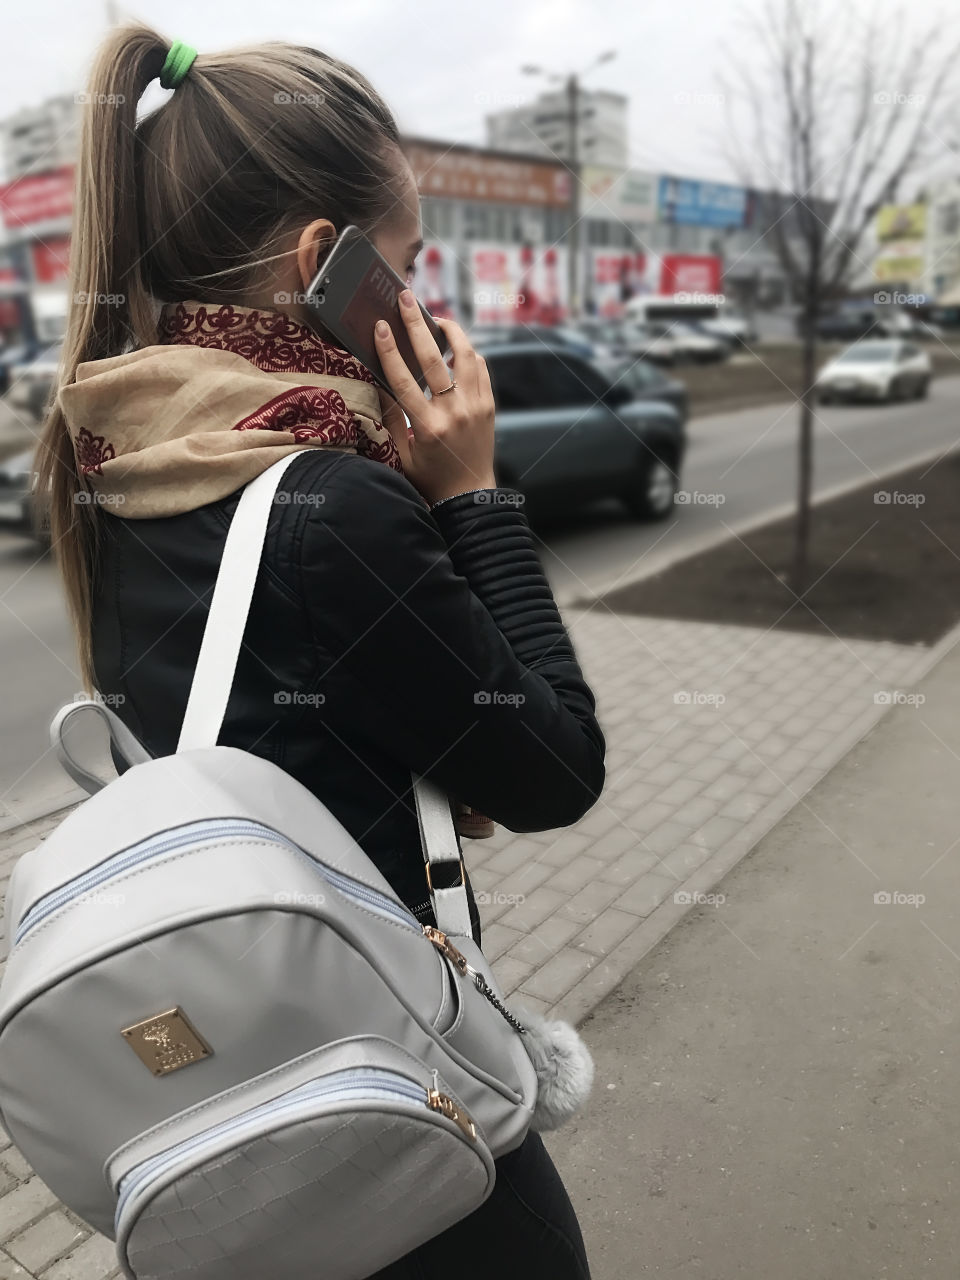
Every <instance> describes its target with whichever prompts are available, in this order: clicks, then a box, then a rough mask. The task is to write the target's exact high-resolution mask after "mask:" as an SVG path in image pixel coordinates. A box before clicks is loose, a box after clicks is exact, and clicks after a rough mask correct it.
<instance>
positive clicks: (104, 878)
mask: <svg viewBox="0 0 960 1280" xmlns="http://www.w3.org/2000/svg"><path fill="white" fill-rule="evenodd" d="M232 837H248V838H250V839H256V840H263V841H267V842H269V843H271V844H276V845H279V846H281V847H282V848H285V849H291V850H293V851H294V852H296V853H299V854H301V855H302V856H304V857H307V858H309V859H310V862H311V863H312V864H313V866H314V867H315V868H316V869H317V871H319V872H320V874H321V875H322V876H323V877H324V878H325V879H326V880H327V881H328V882H329V883H330V884H332V885H333V886H334V887H335V888H337V889H339V890H340V891H341V892H342V893H344V894H345V895H346V896H347V897H351V898H354V899H355V900H357V901H360V902H362V903H364V905H365V906H368V907H370V908H371V909H372V910H374V911H376V912H379V913H380V914H381V915H385V916H389V917H390V918H391V919H393V920H396V921H398V922H399V923H401V924H404V925H406V926H407V927H408V928H411V929H420V928H421V924H420V921H419V920H417V919H415V917H414V916H413V915H412V913H411V912H410V911H408V910H407V908H406V907H402V906H400V905H399V904H398V903H395V902H393V901H392V900H391V899H390V898H388V897H386V896H385V895H384V894H382V893H380V892H379V891H378V890H377V889H371V888H369V886H367V885H363V884H360V883H359V882H358V881H356V880H354V879H353V878H352V877H351V876H348V875H346V874H345V873H344V872H342V871H335V870H334V869H333V868H332V867H328V866H326V865H325V864H324V863H322V862H319V861H318V860H317V859H316V858H314V857H313V855H312V854H310V853H308V852H307V850H306V849H303V848H301V847H300V845H298V844H295V843H294V841H292V840H289V839H287V837H286V836H284V835H281V834H280V832H278V831H274V830H273V829H272V828H271V827H267V826H264V825H263V824H262V823H260V822H253V821H248V820H247V819H240V818H238V819H228V818H210V819H204V820H202V821H200V822H191V823H188V824H187V825H185V826H183V827H180V828H179V829H178V830H177V831H176V832H175V833H172V834H170V835H163V836H153V837H151V838H150V839H149V840H143V841H141V842H140V843H139V844H135V845H133V846H132V848H130V849H124V850H123V851H121V852H120V853H116V854H114V855H113V856H112V857H109V858H107V859H106V860H105V861H104V862H102V863H100V864H99V866H96V867H93V868H91V869H90V870H89V871H84V872H82V873H81V874H80V875H78V876H75V877H74V878H73V879H72V880H69V881H68V882H67V883H66V884H65V885H61V886H60V888H58V889H53V890H52V891H51V892H50V893H47V894H44V896H43V897H42V898H39V899H38V900H37V901H36V902H35V903H34V904H33V905H32V906H31V907H30V909H29V910H28V911H26V912H25V913H24V914H23V916H22V917H21V919H20V923H19V925H18V927H17V932H16V937H15V939H14V945H15V946H16V945H17V944H19V943H20V942H22V941H23V939H24V938H25V937H26V936H27V934H29V933H30V932H32V931H33V930H34V929H35V928H37V927H38V926H39V925H40V924H42V923H43V921H44V920H46V919H47V917H48V916H50V915H52V914H53V913H54V912H55V911H59V910H60V909H61V907H65V906H68V905H69V904H70V903H71V902H73V901H74V900H75V899H76V898H79V897H81V896H82V895H83V894H86V893H91V892H92V891H94V890H96V889H99V888H100V887H101V886H102V885H104V884H106V883H107V882H108V881H110V880H112V879H114V878H115V877H117V876H120V875H123V874H124V873H125V872H127V871H131V870H133V869H134V868H136V867H139V866H141V865H143V864H144V863H147V862H151V861H155V860H159V859H161V858H165V857H166V856H167V855H168V854H171V853H175V852H176V851H177V850H179V849H183V848H187V847H189V846H190V845H197V844H208V843H211V842H213V841H217V840H223V839H230V838H232Z"/></svg>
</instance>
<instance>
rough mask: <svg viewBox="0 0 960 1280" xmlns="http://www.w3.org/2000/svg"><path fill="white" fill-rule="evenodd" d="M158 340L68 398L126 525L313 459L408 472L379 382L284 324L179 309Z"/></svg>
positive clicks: (254, 312)
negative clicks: (333, 457)
mask: <svg viewBox="0 0 960 1280" xmlns="http://www.w3.org/2000/svg"><path fill="white" fill-rule="evenodd" d="M158 339H159V341H158V342H157V344H156V345H154V346H149V347H142V348H140V349H139V350H135V351H130V352H127V353H125V354H124V355H119V356H113V357H110V358H109V359H105V360H93V361H90V362H88V363H86V364H82V365H80V366H79V367H78V369H77V374H76V380H75V381H74V382H72V383H70V384H69V385H67V386H64V387H61V389H60V392H59V397H58V399H59V404H60V407H61V409H62V410H63V414H64V418H65V420H66V423H67V430H68V431H69V433H70V436H71V439H72V440H73V445H74V451H75V453H76V458H77V465H78V469H79V471H80V473H81V474H82V475H83V476H84V478H85V480H86V482H87V483H88V484H89V486H90V489H91V490H92V491H93V494H94V498H95V501H97V503H98V504H102V505H104V506H106V507H107V509H108V510H110V511H111V512H113V513H114V514H115V515H117V516H121V517H123V518H125V519H129V520H145V519H150V518H153V517H155V516H170V515H179V514H181V513H182V512H185V511H193V510H195V509H196V508H197V507H202V506H205V505H206V504H207V503H210V502H216V501H217V500H218V499H220V498H225V497H226V496H227V495H228V494H231V493H235V492H236V491H237V490H238V489H239V488H241V487H242V486H243V485H245V484H247V483H248V482H249V481H250V480H253V479H254V478H255V477H256V476H258V475H259V474H260V472H261V471H264V470H266V468H267V467H269V466H270V465H271V464H272V463H274V462H276V461H277V460H278V459H279V458H282V457H283V456H284V455H285V454H287V453H290V452H291V450H295V449H302V448H303V447H304V446H305V445H306V446H309V447H310V448H325V449H336V450H345V451H347V452H350V453H356V454H359V455H361V456H362V457H366V458H370V459H372V460H373V461H375V462H380V463H384V464H385V465H386V466H388V467H393V469H394V470H395V471H401V472H402V470H403V466H402V463H401V460H400V455H399V453H398V451H397V446H396V444H395V443H394V440H393V437H392V436H391V434H390V432H389V431H388V430H387V428H386V427H385V426H384V423H383V416H384V413H385V411H386V407H387V403H388V398H387V397H386V396H385V395H384V394H383V393H382V392H381V391H380V390H379V388H378V386H377V384H376V383H375V382H374V380H373V377H372V375H371V374H370V373H369V371H368V370H367V369H366V368H365V367H364V366H363V365H362V364H361V363H360V361H359V360H357V359H355V358H354V357H353V356H352V355H350V354H349V353H348V352H346V351H344V350H342V349H341V348H340V347H336V346H334V345H333V344H332V343H328V342H325V341H324V340H323V339H321V338H320V337H318V336H317V334H315V333H314V332H313V331H312V330H311V329H309V328H308V327H307V326H305V325H301V324H299V323H297V321H295V320H293V319H292V318H291V317H290V316H288V315H286V314H285V313H284V312H281V311H273V310H265V309H259V310H258V309H255V308H252V307H239V306H227V305H225V306H217V305H216V304H210V303H202V302H187V303H176V304H171V305H168V306H166V307H164V308H163V310H162V312H161V316H160V320H159V324H158ZM457 811H458V817H457V825H458V828H459V830H460V833H461V835H467V836H473V837H484V836H487V835H491V834H492V833H493V830H494V824H493V823H492V822H491V821H490V820H489V819H488V818H485V817H483V815H481V814H478V813H476V811H475V810H473V809H471V808H469V806H467V805H463V804H458V805H457Z"/></svg>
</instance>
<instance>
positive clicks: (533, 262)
mask: <svg viewBox="0 0 960 1280" xmlns="http://www.w3.org/2000/svg"><path fill="white" fill-rule="evenodd" d="M470 254H471V259H470V265H471V273H472V275H473V280H474V289H473V318H474V322H475V323H476V324H561V323H562V322H563V320H564V319H565V318H566V315H567V270H566V264H567V257H566V254H567V251H566V249H565V248H562V247H559V248H558V247H557V246H555V245H548V246H546V247H542V246H538V247H536V248H534V247H533V246H532V245H517V244H510V245H496V244H474V245H473V246H472V247H471V250H470Z"/></svg>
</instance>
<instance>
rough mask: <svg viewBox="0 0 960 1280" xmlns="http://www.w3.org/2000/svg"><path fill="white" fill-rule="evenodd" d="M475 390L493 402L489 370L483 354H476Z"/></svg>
mask: <svg viewBox="0 0 960 1280" xmlns="http://www.w3.org/2000/svg"><path fill="white" fill-rule="evenodd" d="M477 390H478V391H479V392H480V395H481V396H489V398H490V402H491V404H492V403H493V384H492V383H491V381H490V370H489V369H488V368H487V362H486V360H484V358H483V356H477Z"/></svg>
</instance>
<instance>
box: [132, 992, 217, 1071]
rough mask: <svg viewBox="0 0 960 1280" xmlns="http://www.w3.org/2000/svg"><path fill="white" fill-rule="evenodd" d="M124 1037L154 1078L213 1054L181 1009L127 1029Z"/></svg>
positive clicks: (158, 1015) (170, 1010) (172, 1010)
mask: <svg viewBox="0 0 960 1280" xmlns="http://www.w3.org/2000/svg"><path fill="white" fill-rule="evenodd" d="M121 1034H122V1036H123V1038H124V1039H125V1040H126V1042H127V1044H128V1045H129V1046H130V1048H131V1049H132V1050H133V1051H134V1053H135V1054H136V1055H137V1057H138V1058H139V1059H140V1061H141V1062H142V1063H143V1064H144V1066H146V1067H149V1069H150V1071H151V1072H152V1073H153V1074H154V1075H155V1076H167V1075H169V1074H170V1072H171V1071H179V1070H180V1068H181V1067H188V1066H189V1065H190V1063H191V1062H199V1061H200V1060H201V1059H202V1058H209V1057H210V1055H211V1054H212V1053H213V1050H212V1049H211V1048H210V1046H209V1045H208V1044H207V1042H206V1041H205V1040H204V1039H203V1037H202V1036H201V1035H200V1033H199V1032H198V1031H197V1030H196V1028H195V1027H194V1026H193V1025H192V1024H191V1022H190V1020H189V1018H188V1017H187V1015H186V1014H185V1013H184V1012H183V1010H182V1009H181V1008H179V1006H177V1007H175V1008H173V1009H167V1011H166V1012H165V1013H155V1014H154V1015H153V1017H152V1018H146V1019H145V1020H144V1021H143V1022H135V1023H134V1024H133V1026H132V1027H124V1028H123V1031H122V1032H121Z"/></svg>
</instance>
